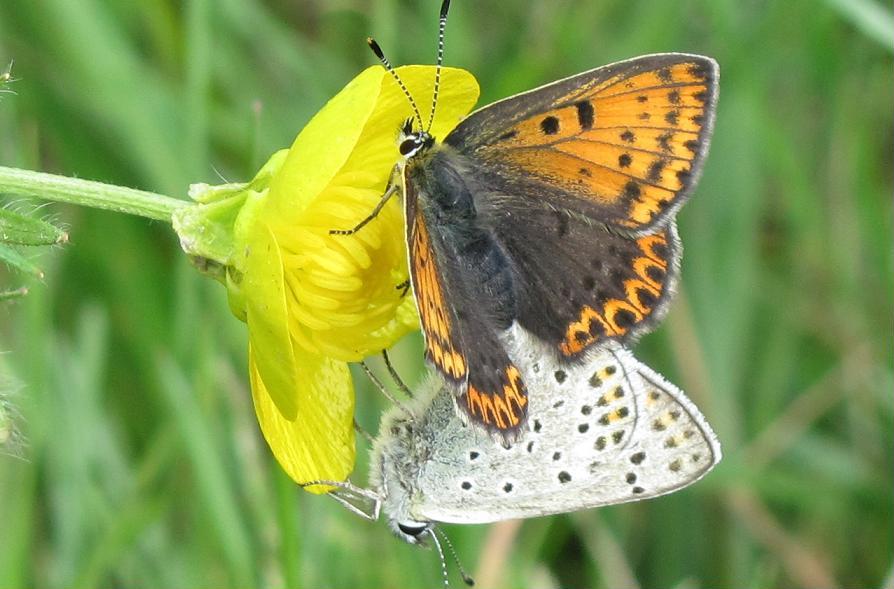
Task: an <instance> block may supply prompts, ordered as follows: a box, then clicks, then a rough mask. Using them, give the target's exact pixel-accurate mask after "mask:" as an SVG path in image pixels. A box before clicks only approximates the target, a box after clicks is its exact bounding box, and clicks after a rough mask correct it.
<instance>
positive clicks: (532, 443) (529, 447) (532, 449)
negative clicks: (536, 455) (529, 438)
mask: <svg viewBox="0 0 894 589" xmlns="http://www.w3.org/2000/svg"><path fill="white" fill-rule="evenodd" d="M527 450H528V454H530V453H531V452H533V451H534V442H528V447H527Z"/></svg>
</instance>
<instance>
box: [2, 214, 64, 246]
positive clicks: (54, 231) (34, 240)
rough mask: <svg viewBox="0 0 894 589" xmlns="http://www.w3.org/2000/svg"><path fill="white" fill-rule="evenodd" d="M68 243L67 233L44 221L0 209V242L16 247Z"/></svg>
mask: <svg viewBox="0 0 894 589" xmlns="http://www.w3.org/2000/svg"><path fill="white" fill-rule="evenodd" d="M66 241H68V233H66V232H65V231H63V230H62V229H60V228H58V227H56V226H55V225H53V224H51V223H47V222H46V221H41V220H40V219H34V218H33V217H27V216H25V215H21V214H19V213H16V212H13V211H10V210H9V209H0V242H3V243H14V244H17V245H54V244H57V243H65V242H66Z"/></svg>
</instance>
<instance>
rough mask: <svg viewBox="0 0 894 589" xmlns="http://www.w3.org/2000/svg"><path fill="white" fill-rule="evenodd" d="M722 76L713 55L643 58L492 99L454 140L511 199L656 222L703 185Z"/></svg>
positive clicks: (610, 219) (624, 223) (603, 217)
mask: <svg viewBox="0 0 894 589" xmlns="http://www.w3.org/2000/svg"><path fill="white" fill-rule="evenodd" d="M717 81H718V68H717V63H716V62H715V61H714V60H712V59H710V58H708V57H703V56H699V55H687V54H674V53H669V54H659V55H648V56H644V57H638V58H635V59H631V60H628V61H623V62H619V63H615V64H612V65H608V66H605V67H601V68H597V69H594V70H591V71H588V72H584V73H582V74H578V75H576V76H573V77H570V78H566V79H564V80H560V81H558V82H554V83H552V84H548V85H546V86H543V87H541V88H537V89H535V90H531V91H529V92H525V93H523V94H518V95H516V96H512V97H510V98H507V99H505V100H502V101H500V102H497V103H494V104H492V105H489V106H487V107H485V108H483V109H481V110H479V111H476V112H475V113H473V114H471V115H470V116H469V117H468V118H466V119H465V120H464V121H463V122H462V123H461V124H460V125H459V126H458V127H457V128H456V129H455V130H454V131H453V132H452V133H451V134H450V135H449V136H448V137H447V138H446V139H445V143H446V144H448V145H450V146H452V147H454V148H456V149H457V150H458V151H459V152H460V153H462V154H464V155H466V156H468V157H469V158H470V159H471V160H472V161H473V162H475V163H476V164H477V169H476V171H475V173H476V174H478V175H479V176H480V177H481V179H482V181H483V182H485V183H486V184H488V185H489V186H490V188H491V191H492V192H494V193H498V194H500V195H505V198H516V199H519V200H522V201H524V206H528V207H530V206H548V207H550V208H559V209H563V210H566V211H571V212H575V213H580V214H583V215H584V216H586V217H588V218H590V219H593V220H594V221H596V222H599V223H603V224H606V225H610V226H615V227H619V228H625V229H630V230H648V229H650V228H652V227H654V226H657V225H660V224H661V223H663V222H664V221H665V220H666V219H668V218H670V217H672V215H673V213H674V212H675V211H676V210H677V208H679V206H680V205H681V204H682V203H683V202H684V201H685V200H686V198H687V197H688V196H689V194H690V193H691V191H692V188H693V186H694V185H695V182H696V180H697V178H698V176H699V173H700V171H701V167H702V162H703V160H704V157H705V155H706V153H707V149H708V143H709V140H710V136H711V131H712V129H713V123H714V111H715V105H716V97H717Z"/></svg>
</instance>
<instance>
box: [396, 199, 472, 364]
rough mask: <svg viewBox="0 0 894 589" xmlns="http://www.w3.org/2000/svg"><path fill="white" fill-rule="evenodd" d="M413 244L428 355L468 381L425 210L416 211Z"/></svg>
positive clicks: (415, 280)
mask: <svg viewBox="0 0 894 589" xmlns="http://www.w3.org/2000/svg"><path fill="white" fill-rule="evenodd" d="M411 248H412V249H411V256H410V260H411V264H410V267H411V271H412V273H413V292H414V294H415V296H416V307H417V308H418V309H419V318H420V320H421V321H422V329H423V331H424V332H425V353H426V356H427V357H428V358H429V360H431V361H432V362H433V363H434V364H435V366H436V367H437V368H438V369H439V370H440V371H441V373H442V374H443V375H444V376H445V377H446V378H448V379H450V380H453V381H456V382H458V381H464V380H465V378H466V376H467V374H468V367H467V363H466V359H465V357H464V356H463V355H462V352H460V351H459V350H460V346H458V345H457V344H456V342H455V341H454V337H455V330H454V326H453V321H452V318H451V313H450V312H449V309H448V307H447V306H446V301H445V299H444V289H443V288H442V286H441V278H440V276H439V275H438V270H437V267H436V265H435V264H436V262H435V256H434V252H433V251H432V249H431V239H430V237H429V235H428V228H427V227H426V226H425V220H424V219H423V218H422V216H421V214H417V215H416V218H415V222H414V223H413V231H412V236H411Z"/></svg>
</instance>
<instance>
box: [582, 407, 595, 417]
mask: <svg viewBox="0 0 894 589" xmlns="http://www.w3.org/2000/svg"><path fill="white" fill-rule="evenodd" d="M580 412H581V413H582V414H584V415H589V414H590V413H592V412H593V408H592V407H590V406H589V405H584V406H583V407H581V408H580Z"/></svg>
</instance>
